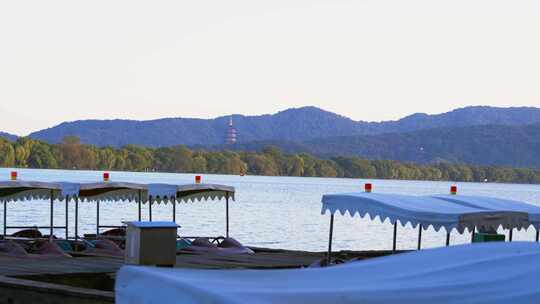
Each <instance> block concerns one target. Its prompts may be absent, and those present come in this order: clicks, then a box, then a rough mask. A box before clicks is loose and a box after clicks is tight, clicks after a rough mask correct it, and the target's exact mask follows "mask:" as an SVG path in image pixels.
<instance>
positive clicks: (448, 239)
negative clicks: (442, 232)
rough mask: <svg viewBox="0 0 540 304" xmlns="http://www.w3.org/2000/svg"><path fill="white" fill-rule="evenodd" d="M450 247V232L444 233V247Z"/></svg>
mask: <svg viewBox="0 0 540 304" xmlns="http://www.w3.org/2000/svg"><path fill="white" fill-rule="evenodd" d="M448 246H450V232H447V233H446V247H448Z"/></svg>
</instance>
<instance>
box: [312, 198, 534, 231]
mask: <svg viewBox="0 0 540 304" xmlns="http://www.w3.org/2000/svg"><path fill="white" fill-rule="evenodd" d="M322 203H323V204H322V214H325V213H326V212H327V211H330V213H331V214H332V215H333V214H335V213H336V211H339V212H340V213H341V214H342V215H344V214H345V213H349V214H350V215H351V216H354V215H355V214H359V215H360V216H361V217H364V216H365V215H366V214H367V215H369V216H370V218H371V219H372V220H373V219H374V218H375V217H379V218H380V220H381V221H383V222H384V221H385V220H386V219H390V222H391V223H396V222H398V221H399V222H400V223H401V225H402V226H405V225H406V224H407V223H410V224H411V225H412V226H413V227H416V226H418V225H422V227H423V228H424V229H428V228H429V227H430V226H431V227H433V228H434V229H435V230H436V231H438V230H439V229H440V228H441V227H442V228H444V229H445V230H446V231H447V232H450V231H452V230H453V229H456V230H457V231H459V233H463V232H464V231H465V228H467V229H468V230H469V231H472V230H473V229H474V228H475V227H476V228H478V229H480V230H490V229H497V228H499V227H500V226H502V227H503V228H506V229H512V228H523V227H527V226H528V225H529V222H528V216H527V214H526V213H524V212H517V211H509V210H504V211H503V210H485V209H481V208H475V207H472V206H465V205H460V204H457V203H454V202H451V201H447V200H442V199H437V198H433V197H423V196H412V195H398V194H380V193H367V192H366V193H345V194H330V195H324V196H323V198H322Z"/></svg>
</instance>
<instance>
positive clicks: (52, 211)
mask: <svg viewBox="0 0 540 304" xmlns="http://www.w3.org/2000/svg"><path fill="white" fill-rule="evenodd" d="M50 195H51V219H50V222H51V227H50V228H49V241H50V242H52V239H53V234H54V216H53V214H54V206H53V202H54V195H53V190H51V192H50Z"/></svg>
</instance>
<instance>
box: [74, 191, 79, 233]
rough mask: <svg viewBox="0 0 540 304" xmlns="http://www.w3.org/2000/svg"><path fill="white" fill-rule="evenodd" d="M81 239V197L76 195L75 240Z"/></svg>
mask: <svg viewBox="0 0 540 304" xmlns="http://www.w3.org/2000/svg"><path fill="white" fill-rule="evenodd" d="M78 239H79V197H77V196H75V240H78Z"/></svg>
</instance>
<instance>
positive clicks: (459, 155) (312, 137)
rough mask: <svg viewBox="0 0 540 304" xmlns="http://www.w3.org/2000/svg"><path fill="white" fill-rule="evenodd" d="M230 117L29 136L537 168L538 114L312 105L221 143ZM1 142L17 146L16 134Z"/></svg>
mask: <svg viewBox="0 0 540 304" xmlns="http://www.w3.org/2000/svg"><path fill="white" fill-rule="evenodd" d="M228 120H229V116H227V117H218V118H215V119H193V118H164V119H157V120H149V121H135V120H80V121H74V122H65V123H62V124H60V125H58V126H55V127H52V128H49V129H45V130H41V131H37V132H34V133H32V134H30V135H29V137H31V138H34V139H39V140H43V141H46V142H49V143H58V142H60V141H62V139H63V138H64V137H65V136H69V135H74V136H78V137H80V138H81V141H82V142H83V143H86V144H93V145H97V146H113V147H120V146H124V145H127V144H137V145H143V146H148V147H164V146H173V145H179V144H182V145H187V146H190V147H194V148H205V149H231V150H261V149H263V148H264V147H265V146H268V145H274V146H277V147H279V148H281V149H282V150H284V151H286V152H294V153H299V152H307V153H311V154H314V155H317V156H352V155H356V156H362V157H365V158H370V159H393V160H401V161H411V162H419V163H430V162H435V161H441V160H444V161H449V162H458V163H467V164H480V165H504V166H514V167H535V168H540V108H533V107H515V108H496V107H484V106H482V107H466V108H461V109H456V110H453V111H451V112H447V113H443V114H437V115H427V114H420V113H419V114H413V115H410V116H407V117H404V118H402V119H400V120H396V121H384V122H364V121H354V120H352V119H349V118H347V117H344V116H341V115H338V114H335V113H331V112H327V111H324V110H322V109H319V108H315V107H303V108H294V109H287V110H285V111H281V112H278V113H276V114H272V115H261V116H243V115H233V121H234V126H235V128H236V129H237V130H238V139H239V141H238V143H237V144H235V145H232V146H231V145H224V144H223V141H224V139H225V134H226V130H227V126H228ZM0 137H4V138H7V139H9V140H12V141H13V140H16V138H17V137H16V136H15V135H11V134H7V133H0Z"/></svg>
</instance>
